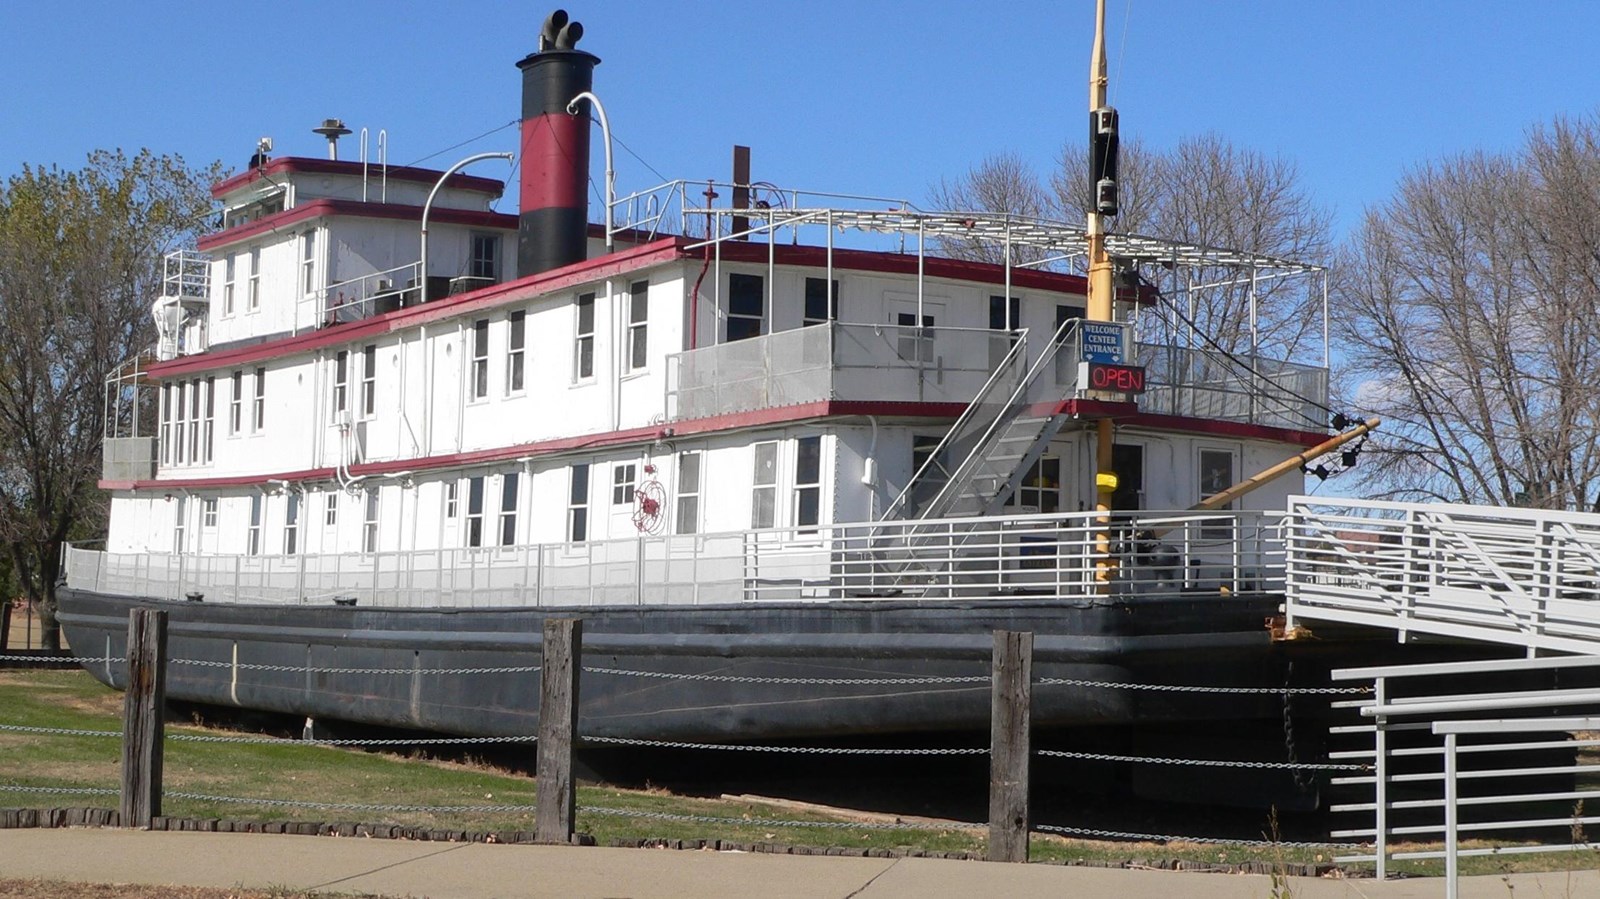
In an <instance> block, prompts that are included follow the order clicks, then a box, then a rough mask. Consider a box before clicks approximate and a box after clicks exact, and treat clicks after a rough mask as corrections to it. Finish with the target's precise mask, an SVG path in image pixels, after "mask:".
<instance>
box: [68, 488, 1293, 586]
mask: <svg viewBox="0 0 1600 899" xmlns="http://www.w3.org/2000/svg"><path fill="white" fill-rule="evenodd" d="M1280 517H1281V516H1280V514H1279V513H1271V512H1207V513H1191V512H1175V513H1170V514H1167V513H1152V512H1140V513H1117V514H1116V515H1115V517H1114V519H1113V521H1112V522H1111V530H1112V534H1113V552H1114V555H1115V557H1116V559H1117V562H1118V567H1117V569H1116V572H1115V574H1114V576H1113V577H1112V579H1111V580H1110V582H1109V583H1102V582H1099V581H1097V580H1096V559H1097V557H1096V555H1095V553H1094V549H1093V547H1094V537H1095V533H1096V532H1097V530H1098V529H1099V527H1098V526H1097V524H1096V522H1095V513H1093V512H1078V513H1069V514H1055V515H1017V516H996V517H989V518H960V519H944V520H934V521H904V522H901V521H895V522H865V523H852V524H821V525H816V526H812V527H787V528H772V529H765V530H752V531H733V532H726V533H714V534H676V535H657V536H651V535H641V536H640V537H638V538H634V539H623V540H605V541H592V542H586V543H561V544H535V545H526V546H506V547H482V548H451V549H434V550H419V551H409V552H379V553H350V554H323V555H309V554H298V555H274V556H267V555H256V556H249V555H197V554H174V553H108V552H98V551H94V550H89V549H82V548H77V547H69V548H68V549H67V551H66V562H67V583H68V585H69V586H71V587H73V588H76V589H84V590H93V591H96V592H101V593H109V594H117V595H126V596H141V597H153V598H158V599H168V600H181V599H186V598H187V599H194V600H198V601H204V602H248V603H272V604H289V605H300V604H309V605H327V604H331V603H334V602H336V601H337V602H342V603H347V604H348V603H352V602H354V603H356V604H359V605H364V606H379V607H410V608H435V607H441V608H488V607H515V606H560V607H572V606H614V605H703V604H714V603H764V602H820V601H828V600H846V599H859V600H864V601H873V600H919V601H943V600H971V599H984V598H995V597H1014V596H1039V597H1085V598H1087V597H1093V596H1103V595H1106V594H1108V593H1109V594H1117V595H1135V594H1136V595H1141V596H1144V595H1150V596H1156V595H1177V594H1197V595H1200V594H1211V595H1218V594H1220V593H1224V592H1226V593H1250V592H1258V591H1272V592H1276V591H1279V590H1281V589H1282V586H1283V584H1282V578H1283V555H1282V553H1283V546H1282V541H1281V539H1280V531H1279V520H1280Z"/></svg>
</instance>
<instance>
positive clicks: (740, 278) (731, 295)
mask: <svg viewBox="0 0 1600 899" xmlns="http://www.w3.org/2000/svg"><path fill="white" fill-rule="evenodd" d="M766 281H767V279H766V276H764V275H752V274H748V273H746V272H729V273H728V304H727V308H726V309H725V310H724V314H723V324H722V332H723V342H725V343H732V342H734V341H735V340H749V339H751V338H753V337H761V336H763V335H765V334H767V333H769V331H770V325H769V324H768V322H767V312H768V310H767V285H766ZM752 296H753V297H755V299H756V301H757V302H758V303H759V304H760V305H759V312H758V313H757V314H751V313H750V312H748V311H738V312H736V311H734V303H736V302H743V301H746V300H748V299H749V298H750V297H752ZM735 321H739V322H750V321H754V322H755V323H756V324H755V332H754V333H750V334H746V333H744V332H745V331H746V330H748V325H740V327H739V332H740V333H739V335H738V336H734V330H733V323H734V322H735Z"/></svg>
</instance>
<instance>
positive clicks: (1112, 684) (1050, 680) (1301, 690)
mask: <svg viewBox="0 0 1600 899" xmlns="http://www.w3.org/2000/svg"><path fill="white" fill-rule="evenodd" d="M1034 683H1036V684H1044V685H1046V686H1065V687H1105V688H1107V689H1115V690H1152V691H1158V692H1168V693H1243V694H1280V693H1281V694H1299V695H1346V694H1366V693H1371V692H1372V688H1371V687H1201V686H1189V685H1184V684H1124V683H1119V682H1117V681H1096V680H1079V679H1077V678H1071V677H1041V678H1038V679H1036V680H1035V681H1034Z"/></svg>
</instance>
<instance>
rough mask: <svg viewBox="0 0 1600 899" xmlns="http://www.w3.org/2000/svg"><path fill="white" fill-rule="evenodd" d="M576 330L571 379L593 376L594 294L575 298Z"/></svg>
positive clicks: (579, 379)
mask: <svg viewBox="0 0 1600 899" xmlns="http://www.w3.org/2000/svg"><path fill="white" fill-rule="evenodd" d="M576 305H577V330H576V331H575V332H574V333H575V338H574V340H575V344H574V346H573V348H572V380H574V381H582V380H584V379H586V378H592V377H594V294H592V293H586V294H581V295H579V297H578V300H577V304H576Z"/></svg>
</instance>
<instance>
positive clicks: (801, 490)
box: [794, 436, 822, 526]
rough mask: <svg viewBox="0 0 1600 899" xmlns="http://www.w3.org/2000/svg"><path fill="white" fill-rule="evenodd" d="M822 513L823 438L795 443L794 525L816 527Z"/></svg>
mask: <svg viewBox="0 0 1600 899" xmlns="http://www.w3.org/2000/svg"><path fill="white" fill-rule="evenodd" d="M821 511H822V437H821V436H813V437H801V438H800V439H798V440H796V441H795V454H794V523H795V524H797V525H802V526H803V525H814V524H816V523H817V522H818V520H819V516H820V515H821Z"/></svg>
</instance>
